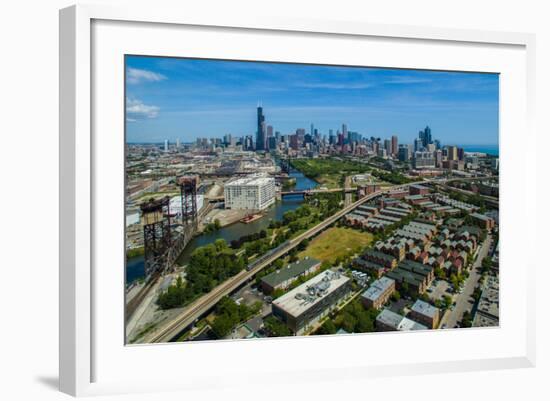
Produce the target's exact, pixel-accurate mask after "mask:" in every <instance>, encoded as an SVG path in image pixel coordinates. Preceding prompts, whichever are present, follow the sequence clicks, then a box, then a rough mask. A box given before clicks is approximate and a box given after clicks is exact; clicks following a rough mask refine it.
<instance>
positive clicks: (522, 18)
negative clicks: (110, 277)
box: [0, 0, 550, 400]
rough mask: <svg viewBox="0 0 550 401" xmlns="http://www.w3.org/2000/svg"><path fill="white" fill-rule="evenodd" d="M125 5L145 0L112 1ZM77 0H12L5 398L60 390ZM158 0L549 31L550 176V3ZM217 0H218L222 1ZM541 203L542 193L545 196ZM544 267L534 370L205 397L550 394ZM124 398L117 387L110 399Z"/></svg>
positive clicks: (1, 209)
mask: <svg viewBox="0 0 550 401" xmlns="http://www.w3.org/2000/svg"><path fill="white" fill-rule="evenodd" d="M95 2H96V3H109V4H116V5H125V4H135V3H137V2H138V1H135V0H134V1H131V0H118V1H117V0H112V1H105V0H103V1H101V0H96V1H95ZM72 3H73V2H72V1H65V0H26V1H18V2H16V1H14V0H12V1H11V2H9V3H8V2H4V3H3V4H2V12H1V14H0V51H1V53H0V54H1V61H0V110H1V113H0V116H1V117H0V138H1V139H0V174H1V186H0V187H1V188H2V190H1V196H0V215H1V216H2V218H1V219H0V269H1V273H2V274H1V275H0V296H1V300H0V301H1V303H0V347H1V352H0V369H1V370H0V395H1V398H2V399H6V400H16V399H27V400H35V399H36V400H38V399H40V400H51V399H63V398H66V396H64V395H62V394H59V393H58V392H57V390H56V389H57V350H58V347H57V335H58V329H57V325H58V314H57V307H58V305H57V300H58V298H57V291H58V274H57V261H58V251H57V249H58V241H57V221H58V211H57V208H58V194H57V192H58V179H57V177H58V162H57V160H58V19H57V18H58V14H57V13H58V9H59V8H63V7H66V6H69V5H71V4H72ZM139 3H150V4H151V5H152V6H154V7H161V6H169V5H172V6H173V5H175V4H176V5H177V4H179V5H180V7H182V8H183V9H186V10H188V11H189V13H192V12H197V11H198V12H201V13H203V12H210V13H215V14H220V15H229V14H236V13H249V14H251V15H266V14H273V15H277V16H289V15H293V16H297V17H309V18H321V19H322V18H325V19H336V20H364V21H368V22H374V23H394V24H407V25H427V26H436V27H438V26H440V27H457V28H473V29H487V30H503V31H523V32H532V33H536V34H537V84H538V85H537V115H538V119H537V122H536V129H537V130H538V134H539V139H538V143H524V142H522V135H521V133H518V146H528V147H530V148H531V149H532V151H533V152H534V153H537V154H538V159H537V160H538V172H537V174H538V179H539V182H540V183H541V184H543V183H548V174H547V173H548V167H547V162H546V160H545V156H546V154H548V149H550V148H549V143H548V142H549V141H548V133H549V132H550V130H549V128H550V127H549V124H548V120H547V118H546V117H547V114H548V111H547V109H548V106H549V105H550V102H549V100H550V96H549V94H548V89H550V85H549V73H550V24H549V22H548V15H549V11H548V10H547V9H546V8H547V6H546V4H545V3H547V2H545V1H531V0H524V1H508V2H507V1H504V0H500V1H499V0H485V1H479V0H477V1H476V0H461V1H453V2H450V1H441V0H439V1H438V0H414V1H411V0H394V1H380V0H374V1H373V0H362V1H353V0H339V1H331V2H326V3H327V4H322V2H321V1H319V0H317V1H311V0H302V1H299V0H277V1H275V0H272V1H259V0H256V1H245V0H232V1H210V2H206V1H204V2H202V3H201V4H198V3H199V2H198V1H196V0H195V1H191V0H180V1H168V0H165V1H163V0H156V1H154V2H153V1H150V2H147V1H139ZM213 3H215V4H213ZM543 195H548V190H547V189H546V188H544V187H541V188H540V189H539V190H538V199H539V201H538V207H539V215H540V216H541V220H540V221H539V224H538V232H537V233H526V235H530V236H532V238H533V240H537V241H539V244H540V249H541V250H543V249H545V243H544V241H547V239H548V235H547V231H546V230H545V232H543V227H545V226H547V227H548V224H549V219H548V214H547V213H546V214H545V213H543V209H546V208H547V202H545V201H544V199H543ZM535 201H536V197H535V193H534V192H533V202H535ZM540 260H541V264H540V266H539V268H538V272H537V283H538V293H537V301H538V302H537V305H539V307H538V309H537V325H538V328H537V338H538V344H537V347H538V366H537V368H534V369H524V370H508V371H496V372H482V373H462V374H452V375H449V374H441V375H431V376H421V377H415V376H409V377H396V378H383V379H372V380H366V381H364V382H362V383H353V382H339V383H324V384H323V385H316V386H315V388H308V386H303V387H293V388H283V387H281V385H283V384H282V383H279V386H274V387H273V388H271V389H269V390H267V391H265V390H262V389H254V388H251V389H250V390H249V391H246V392H241V393H239V392H235V391H231V392H226V393H225V394H223V395H221V394H214V393H202V394H195V395H194V397H201V398H202V399H210V398H212V399H219V398H220V397H221V396H223V397H224V398H225V399H233V398H240V399H253V398H259V399H262V400H263V399H266V400H269V399H278V400H280V399H285V400H291V399H299V398H302V399H306V398H307V399H314V398H316V399H331V400H334V399H345V398H348V397H349V398H361V399H365V398H367V399H369V398H370V399H374V398H378V397H382V398H384V399H386V398H387V397H389V398H390V399H392V398H397V397H407V398H408V399H423V400H425V399H432V398H438V399H445V400H454V399H457V400H458V399H460V400H463V399H464V398H471V399H487V400H490V399H500V400H501V399H533V400H535V399H548V398H547V397H548V390H547V386H546V381H547V380H548V378H549V377H550V369H549V364H550V355H549V347H548V341H547V338H549V337H548V333H549V331H550V327H549V324H548V313H547V309H546V308H547V305H548V296H547V295H546V292H545V288H547V285H548V284H547V283H548V282H549V279H550V275H549V273H548V270H549V263H548V260H547V259H546V260H545V259H543V258H542V256H541V258H540ZM181 396H182V395H181V394H155V395H153V394H151V395H140V396H135V395H132V396H123V397H121V398H126V399H131V400H157V399H172V398H176V397H177V398H181ZM110 398H113V399H114V397H109V399H110Z"/></svg>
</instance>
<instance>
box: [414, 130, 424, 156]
mask: <svg viewBox="0 0 550 401" xmlns="http://www.w3.org/2000/svg"><path fill="white" fill-rule="evenodd" d="M420 132H422V131H420ZM423 148H424V145H423V144H422V138H416V139H415V140H414V151H415V152H419V151H421V150H422V149H423Z"/></svg>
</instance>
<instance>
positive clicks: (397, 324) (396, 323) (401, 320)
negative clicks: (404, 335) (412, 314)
mask: <svg viewBox="0 0 550 401" xmlns="http://www.w3.org/2000/svg"><path fill="white" fill-rule="evenodd" d="M376 321H377V322H380V323H383V324H385V325H386V326H390V327H392V328H394V329H395V330H400V331H405V330H427V329H428V328H427V327H426V326H424V325H423V324H420V323H417V322H415V321H414V320H411V319H408V318H406V317H405V316H401V315H400V314H398V313H395V312H392V311H391V310H389V309H383V310H382V312H380V314H379V315H378V316H377V317H376Z"/></svg>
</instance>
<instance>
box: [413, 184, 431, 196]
mask: <svg viewBox="0 0 550 401" xmlns="http://www.w3.org/2000/svg"><path fill="white" fill-rule="evenodd" d="M429 193H430V189H429V188H428V187H425V186H423V185H419V184H413V185H411V186H409V194H410V195H427V194H429Z"/></svg>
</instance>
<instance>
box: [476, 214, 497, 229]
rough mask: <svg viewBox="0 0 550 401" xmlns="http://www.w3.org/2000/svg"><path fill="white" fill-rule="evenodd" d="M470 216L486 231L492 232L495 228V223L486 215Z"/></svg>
mask: <svg viewBox="0 0 550 401" xmlns="http://www.w3.org/2000/svg"><path fill="white" fill-rule="evenodd" d="M470 216H472V218H473V219H474V220H475V222H476V223H477V225H478V226H480V227H481V228H484V229H486V230H490V229H492V228H493V227H494V226H495V221H494V220H493V219H492V218H491V217H489V216H486V215H484V214H481V213H472V214H471V215H470Z"/></svg>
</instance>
